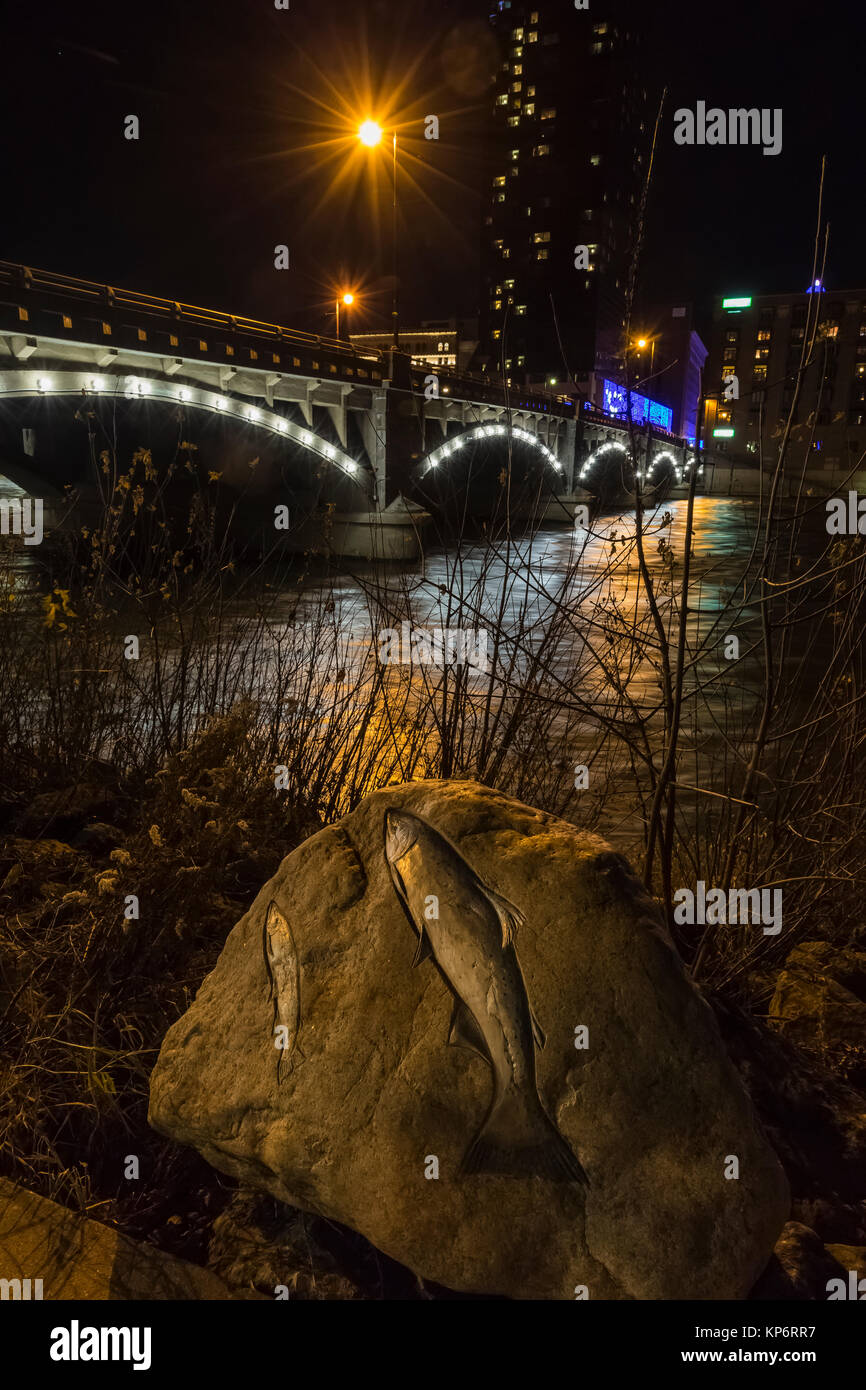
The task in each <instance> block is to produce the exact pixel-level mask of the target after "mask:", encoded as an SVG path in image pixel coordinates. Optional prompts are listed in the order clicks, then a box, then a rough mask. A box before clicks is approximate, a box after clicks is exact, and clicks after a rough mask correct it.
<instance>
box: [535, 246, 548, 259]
mask: <svg viewBox="0 0 866 1390" xmlns="http://www.w3.org/2000/svg"><path fill="white" fill-rule="evenodd" d="M535 259H536V260H537V261H546V260H549V259H550V252H549V251H548V249H547V247H546V246H545V247H544V249H543V250H541V251H536V253H535Z"/></svg>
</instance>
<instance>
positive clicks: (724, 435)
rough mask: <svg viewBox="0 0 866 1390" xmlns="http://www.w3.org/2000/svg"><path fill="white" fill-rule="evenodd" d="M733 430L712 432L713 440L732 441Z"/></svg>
mask: <svg viewBox="0 0 866 1390" xmlns="http://www.w3.org/2000/svg"><path fill="white" fill-rule="evenodd" d="M733 437H734V431H733V430H713V438H714V439H733Z"/></svg>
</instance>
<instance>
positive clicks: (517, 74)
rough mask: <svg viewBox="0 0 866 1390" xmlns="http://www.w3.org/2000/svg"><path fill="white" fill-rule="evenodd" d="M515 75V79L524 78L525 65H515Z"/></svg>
mask: <svg viewBox="0 0 866 1390" xmlns="http://www.w3.org/2000/svg"><path fill="white" fill-rule="evenodd" d="M513 73H514V76H515V77H522V76H523V64H522V63H515V64H514V68H513Z"/></svg>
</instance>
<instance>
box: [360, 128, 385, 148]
mask: <svg viewBox="0 0 866 1390" xmlns="http://www.w3.org/2000/svg"><path fill="white" fill-rule="evenodd" d="M358 139H359V140H360V141H361V144H362V145H366V146H367V147H368V148H369V149H372V148H373V146H374V145H380V144H381V143H382V127H381V126H380V125H377V123H376V122H375V121H364V122H363V123H362V124H361V127H360V129H359V131H358Z"/></svg>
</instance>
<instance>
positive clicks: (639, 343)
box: [634, 338, 656, 376]
mask: <svg viewBox="0 0 866 1390" xmlns="http://www.w3.org/2000/svg"><path fill="white" fill-rule="evenodd" d="M634 345H635V347H636V348H637V350H638V352H642V351H643V349H644V348H645V347H649V350H650V376H652V370H653V363H654V361H655V355H656V340H655V338H636V339H635V344H634Z"/></svg>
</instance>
